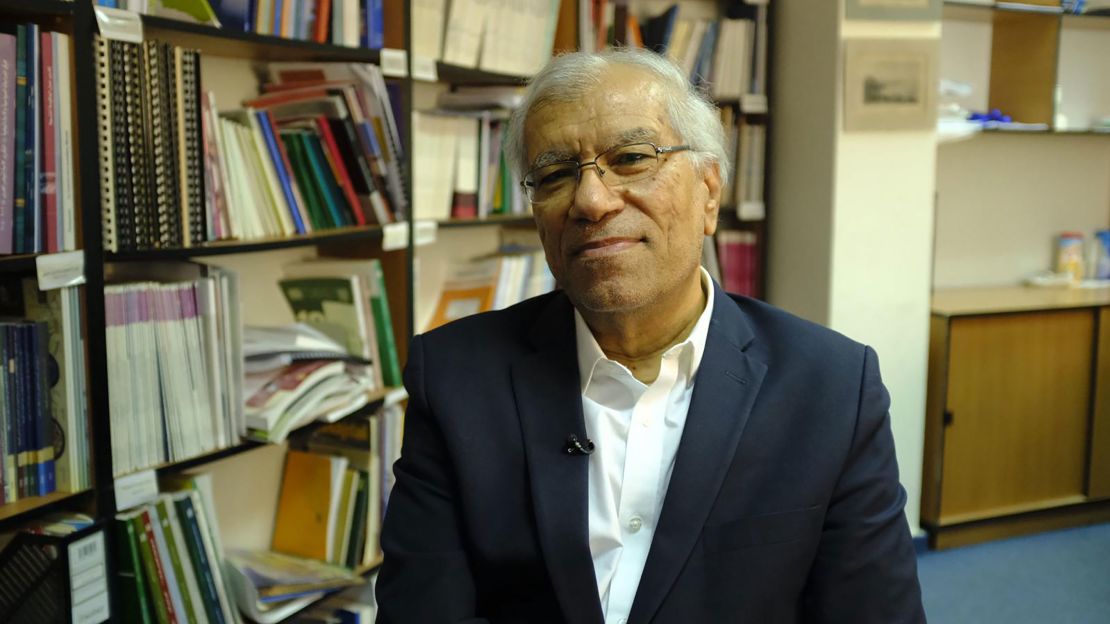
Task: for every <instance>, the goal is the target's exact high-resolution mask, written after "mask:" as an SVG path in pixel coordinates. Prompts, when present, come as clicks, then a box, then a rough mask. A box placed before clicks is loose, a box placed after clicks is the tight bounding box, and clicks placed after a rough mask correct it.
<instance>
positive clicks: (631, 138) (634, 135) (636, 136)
mask: <svg viewBox="0 0 1110 624" xmlns="http://www.w3.org/2000/svg"><path fill="white" fill-rule="evenodd" d="M658 140H659V133H658V132H656V131H655V130H652V129H650V128H630V129H628V130H624V131H622V132H621V133H620V134H618V135H617V138H616V141H615V142H614V143H613V145H612V146H610V147H615V146H617V145H624V144H625V143H640V142H645V141H646V142H648V143H655V142H657V141H658Z"/></svg>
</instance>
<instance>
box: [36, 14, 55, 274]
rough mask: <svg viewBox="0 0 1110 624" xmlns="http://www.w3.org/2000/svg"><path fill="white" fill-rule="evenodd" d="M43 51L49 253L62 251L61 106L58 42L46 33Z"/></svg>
mask: <svg viewBox="0 0 1110 624" xmlns="http://www.w3.org/2000/svg"><path fill="white" fill-rule="evenodd" d="M39 43H40V48H41V50H42V59H41V61H42V62H41V66H42V106H41V107H40V109H41V110H42V152H43V153H42V186H41V187H40V189H39V190H40V192H41V193H42V206H43V212H44V215H43V216H44V219H43V222H44V223H43V233H42V237H43V243H44V244H43V249H45V250H46V251H47V253H56V252H57V251H58V189H57V187H56V186H55V184H54V182H55V180H56V178H57V166H56V161H55V158H56V157H57V146H56V144H55V143H56V141H55V136H54V134H55V131H56V130H57V126H56V125H55V124H54V112H55V109H56V108H57V106H58V103H57V102H55V101H54V97H55V93H56V89H55V87H54V39H53V37H51V33H48V32H44V33H41V34H40V35H39Z"/></svg>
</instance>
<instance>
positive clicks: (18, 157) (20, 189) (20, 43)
mask: <svg viewBox="0 0 1110 624" xmlns="http://www.w3.org/2000/svg"><path fill="white" fill-rule="evenodd" d="M28 28H29V27H28V26H25V25H23V24H19V25H18V26H16V60H15V170H14V172H13V176H14V177H15V184H14V185H13V189H14V193H15V199H14V201H13V202H12V238H13V241H12V251H13V252H14V253H23V252H24V251H26V250H24V248H23V230H24V227H25V224H26V219H27V214H26V208H27V204H28V198H27V195H28V192H29V189H28V188H27V148H28V143H29V140H30V137H29V136H28V134H27V112H28V109H27V36H28V35H27V29H28Z"/></svg>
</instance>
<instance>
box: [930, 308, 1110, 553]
mask: <svg viewBox="0 0 1110 624" xmlns="http://www.w3.org/2000/svg"><path fill="white" fill-rule="evenodd" d="M924 450H925V454H924V472H923V476H922V493H921V524H922V526H923V527H924V528H925V529H926V530H927V531H928V533H929V542H930V545H931V546H932V547H934V548H947V547H952V546H960V545H964V544H970V543H975V542H981V541H986V540H990V539H997V538H1001V537H1008V536H1013V535H1020V534H1025V533H1032V532H1038V531H1044V530H1050V529H1054V528H1062V527H1066V526H1076V525H1080V524H1090V523H1094V522H1103V521H1110V289H1098V290H1078V289H1076V290H1070V289H1068V290H1065V289H1033V288H1024V287H1011V288H977V289H952V290H941V291H937V292H935V293H934V295H933V304H932V319H931V327H930V347H929V382H928V395H927V400H926V417H925V449H924Z"/></svg>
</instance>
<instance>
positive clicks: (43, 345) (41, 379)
mask: <svg viewBox="0 0 1110 624" xmlns="http://www.w3.org/2000/svg"><path fill="white" fill-rule="evenodd" d="M30 329H31V332H30V333H31V336H32V339H33V340H34V347H35V350H34V354H35V366H34V373H35V374H34V384H35V399H36V401H35V403H36V416H37V419H36V420H37V422H38V427H39V430H38V433H39V435H38V444H39V447H38V465H39V479H40V481H39V492H40V493H41V494H49V493H51V492H55V491H57V489H58V484H57V479H56V473H55V470H54V443H53V435H51V434H52V432H53V431H54V420H53V418H52V416H51V414H52V413H53V412H52V410H51V409H50V378H49V375H50V372H49V366H50V359H51V356H50V330H49V328H48V327H47V325H46V323H42V322H38V323H35V324H34V325H31V326H30Z"/></svg>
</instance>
